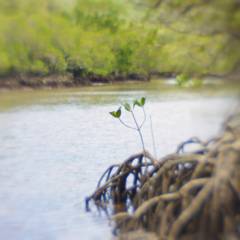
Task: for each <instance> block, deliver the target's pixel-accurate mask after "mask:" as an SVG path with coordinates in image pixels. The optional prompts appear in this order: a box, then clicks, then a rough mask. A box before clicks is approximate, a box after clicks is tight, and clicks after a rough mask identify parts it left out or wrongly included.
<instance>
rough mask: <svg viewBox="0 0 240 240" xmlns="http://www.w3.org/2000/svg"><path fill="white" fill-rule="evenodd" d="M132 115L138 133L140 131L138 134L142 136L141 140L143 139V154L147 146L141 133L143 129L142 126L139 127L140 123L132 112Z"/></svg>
mask: <svg viewBox="0 0 240 240" xmlns="http://www.w3.org/2000/svg"><path fill="white" fill-rule="evenodd" d="M131 114H132V117H133V120H134V122H135V124H136V127H137V129H136V130H137V131H138V134H139V136H140V139H141V143H142V147H143V152H145V145H144V141H143V136H142V132H141V128H140V126H139V125H138V122H137V119H136V118H135V115H134V112H133V111H131Z"/></svg>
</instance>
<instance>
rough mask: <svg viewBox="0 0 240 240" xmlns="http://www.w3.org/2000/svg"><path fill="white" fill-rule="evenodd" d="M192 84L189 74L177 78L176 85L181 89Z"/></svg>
mask: <svg viewBox="0 0 240 240" xmlns="http://www.w3.org/2000/svg"><path fill="white" fill-rule="evenodd" d="M189 82H190V78H189V76H188V75H187V74H184V73H182V74H180V75H178V76H177V77H176V83H177V85H178V86H179V87H184V86H186V85H187V84H188V83H189Z"/></svg>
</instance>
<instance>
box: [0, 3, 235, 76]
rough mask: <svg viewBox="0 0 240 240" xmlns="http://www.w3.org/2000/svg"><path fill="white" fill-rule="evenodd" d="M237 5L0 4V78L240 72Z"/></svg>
mask: <svg viewBox="0 0 240 240" xmlns="http://www.w3.org/2000/svg"><path fill="white" fill-rule="evenodd" d="M239 5H240V2H239V0H228V1H225V0H187V1H180V0H171V1H168V0H162V1H161V0H132V1H125V0H121V1H117V0H72V1H66V0H61V1H57V0H39V1H34V0H8V1H5V0H0V75H1V76H6V75H10V74H33V75H40V76H45V75H50V74H55V73H58V74H64V73H66V72H76V71H77V72H80V73H81V74H96V75H99V76H110V75H111V76H127V75H129V74H140V75H141V74H143V75H149V74H150V73H153V72H159V73H166V72H171V73H177V74H178V73H185V74H193V75H194V74H208V73H213V74H226V73H229V72H232V71H236V70H239V59H240V46H239V36H240V33H239V29H240V11H239Z"/></svg>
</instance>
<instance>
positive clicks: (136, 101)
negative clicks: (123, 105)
mask: <svg viewBox="0 0 240 240" xmlns="http://www.w3.org/2000/svg"><path fill="white" fill-rule="evenodd" d="M136 105H137V106H139V107H141V104H140V102H139V101H138V100H134V101H133V107H135V106H136Z"/></svg>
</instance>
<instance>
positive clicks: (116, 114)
mask: <svg viewBox="0 0 240 240" xmlns="http://www.w3.org/2000/svg"><path fill="white" fill-rule="evenodd" d="M121 113H122V111H121V108H119V109H118V110H117V111H112V112H110V114H111V115H112V116H113V117H114V118H120V117H121Z"/></svg>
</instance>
